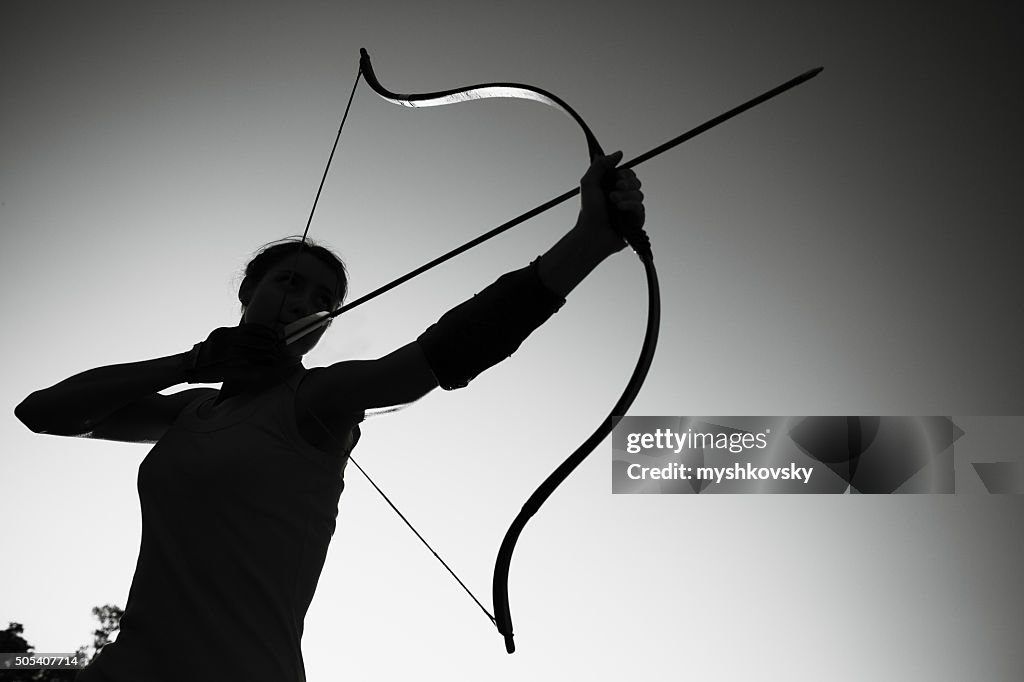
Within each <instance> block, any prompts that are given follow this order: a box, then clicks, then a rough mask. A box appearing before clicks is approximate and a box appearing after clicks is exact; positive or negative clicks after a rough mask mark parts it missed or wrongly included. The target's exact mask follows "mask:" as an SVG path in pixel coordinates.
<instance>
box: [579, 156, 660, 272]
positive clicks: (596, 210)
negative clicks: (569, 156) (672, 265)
mask: <svg viewBox="0 0 1024 682" xmlns="http://www.w3.org/2000/svg"><path fill="white" fill-rule="evenodd" d="M621 159H622V152H615V153H614V154H609V155H608V156H602V157H599V158H597V159H595V160H594V162H593V163H591V164H590V168H588V169H587V172H586V174H584V176H583V178H582V179H581V180H580V197H581V200H580V218H579V223H578V226H579V227H580V228H582V229H584V230H586V231H588V232H589V233H590V236H589V237H590V239H593V240H595V241H596V242H597V243H598V244H601V245H603V246H604V247H605V248H606V249H607V251H608V253H609V254H611V253H616V252H617V251H621V250H622V249H624V248H625V247H626V242H625V239H624V235H628V234H630V233H633V232H637V231H640V230H641V229H643V226H644V217H645V215H644V203H643V202H644V194H643V192H641V191H640V179H639V178H638V177H637V176H636V173H634V172H633V171H632V169H624V168H616V167H615V165H616V164H617V163H618V162H619V161H620V160H621Z"/></svg>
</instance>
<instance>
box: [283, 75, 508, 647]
mask: <svg viewBox="0 0 1024 682" xmlns="http://www.w3.org/2000/svg"><path fill="white" fill-rule="evenodd" d="M362 75H363V69H362V66H360V68H359V70H358V71H357V72H356V78H355V81H354V82H353V83H352V90H351V91H350V92H349V95H348V102H347V103H346V104H345V113H344V114H343V115H342V117H341V125H339V126H338V134H337V135H336V136H335V138H334V146H332V147H331V153H330V155H329V156H328V157H327V165H326V166H325V167H324V174H323V176H322V177H321V178H320V186H319V187H318V188H317V190H316V196H315V197H314V198H313V207H312V208H311V209H310V211H309V218H307V220H306V228H305V229H304V230H303V232H302V239H301V240H300V241H299V246H298V248H297V249H296V250H295V253H294V254H293V255H292V258H291V264H290V268H289V272H288V282H287V286H290V285H291V283H292V280H293V278H294V276H295V264H296V263H297V262H298V258H299V255H300V254H301V253H302V250H303V248H304V247H305V245H306V239H307V237H308V236H309V228H310V225H312V224H313V214H314V213H315V212H316V207H317V204H318V203H319V201H320V195H321V193H322V192H323V189H324V184H325V183H326V182H327V173H328V172H329V171H330V169H331V161H333V160H334V153H335V152H336V151H337V149H338V143H339V142H340V140H341V132H342V130H344V128H345V121H347V120H348V113H349V110H350V109H351V108H352V100H353V99H354V97H355V94H356V88H357V87H358V86H359V81H360V79H361V77H362ZM285 298H286V296H284V295H282V296H281V303H280V305H279V306H278V309H277V318H278V319H280V317H281V311H282V310H283V309H284V302H285ZM285 385H286V386H288V388H289V389H290V390H291V392H292V399H293V400H294V399H295V397H296V390H295V388H293V387H292V386H291V384H290V383H288V382H287V381H286V382H285ZM402 407H403V406H395V407H388V408H382V409H381V410H378V411H376V412H375V413H374V414H377V415H380V414H386V413H390V412H396V411H398V410H400V409H401V408H402ZM306 413H307V414H309V416H311V417H312V418H313V419H314V420H316V422H317V423H318V424H319V425H320V428H322V429H323V430H324V432H325V433H326V434H327V435H328V436H330V438H331V440H333V441H334V443H335V444H336V445H337V447H339V448H341V450H344V449H345V444H344V443H343V442H342V441H341V440H340V439H339V438H338V437H337V436H336V435H335V434H334V432H333V431H331V429H329V428H328V427H327V425H326V424H324V422H323V421H322V420H321V419H320V417H318V416H317V415H316V414H315V413H314V412H313V411H312V410H308V409H307V410H306ZM347 459H348V461H350V462H352V464H354V465H355V466H356V469H358V470H359V473H361V474H362V475H363V477H364V478H365V479H366V480H367V481H369V483H370V485H371V486H373V489H374V490H376V491H377V492H378V493H379V494H380V496H381V497H382V498H384V501H385V502H387V503H388V506H390V507H391V508H392V509H393V510H394V511H395V513H396V514H398V517H399V518H400V519H402V521H403V522H404V523H405V525H406V526H408V528H409V530H411V531H412V532H413V534H414V535H415V536H416V537H417V538H419V541H420V542H422V543H423V545H424V546H425V547H426V548H427V549H428V550H430V553H431V554H433V555H434V557H435V558H436V559H437V560H438V561H439V562H441V565H442V566H444V567H445V569H446V570H447V571H448V573H449V574H451V576H452V577H453V578H455V582H457V583H458V584H459V586H460V587H462V589H463V590H464V591H465V592H466V594H468V595H469V597H470V599H472V600H473V602H474V603H475V604H476V605H477V606H478V607H480V610H481V611H483V612H484V615H485V616H487V618H488V619H489V620H490V621H491V623H492V624H493V625H495V627H497V619H496V618H495V617H494V615H493V614H491V612H490V611H488V610H487V608H486V607H485V606H484V605H483V604H482V603H481V602H480V600H479V599H477V597H476V595H475V594H473V592H472V590H470V589H469V587H467V586H466V583H464V582H463V581H462V579H461V578H459V576H458V574H456V573H455V571H454V570H452V567H451V566H449V565H448V563H447V562H446V561H445V560H444V559H442V558H441V555H440V554H438V553H437V550H435V549H434V548H433V547H432V546H431V544H430V543H429V542H427V540H426V538H424V537H423V535H422V534H421V533H420V532H419V531H418V530H416V527H415V526H413V525H412V523H411V522H410V521H409V519H408V518H406V516H405V514H403V513H402V512H401V510H400V509H399V508H398V507H397V506H396V505H395V503H394V502H392V501H391V498H390V497H388V495H387V493H385V492H384V491H383V490H381V488H380V486H378V485H377V483H376V482H375V481H374V480H373V478H371V477H370V475H369V474H368V473H366V470H365V469H363V467H362V466H361V465H360V464H359V462H357V461H356V460H355V458H353V457H352V455H351V453H349V454H348V455H347ZM343 470H344V467H343Z"/></svg>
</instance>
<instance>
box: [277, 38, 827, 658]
mask: <svg viewBox="0 0 1024 682" xmlns="http://www.w3.org/2000/svg"><path fill="white" fill-rule="evenodd" d="M821 70H822V69H821V68H820V67H819V68H817V69H812V70H810V71H807V72H805V73H803V74H801V75H799V76H797V77H795V78H793V79H791V80H789V81H787V82H786V83H783V84H782V85H780V86H778V87H776V88H773V89H772V90H769V91H767V92H765V93H763V94H761V95H759V96H758V97H755V98H753V99H751V100H748V101H747V102H745V103H743V104H741V105H739V106H737V107H734V108H733V109H730V110H729V111H727V112H725V113H723V114H720V115H719V116H716V117H715V118H713V119H710V120H708V121H706V122H705V123H703V124H701V125H700V126H697V127H696V128H693V129H691V130H689V131H687V132H686V133H683V134H682V135H679V136H677V137H675V138H673V139H671V140H669V141H668V142H665V143H663V144H661V145H659V146H657V147H655V148H653V149H651V150H649V151H647V152H645V153H644V154H641V155H640V156H637V157H636V158H634V159H632V160H630V161H628V162H626V163H624V164H622V165H621V166H620V168H632V167H633V166H636V165H638V164H640V163H642V162H644V161H646V160H648V159H650V158H652V157H654V156H657V155H658V154H661V153H662V152H664V151H667V150H668V149H671V148H673V147H675V146H677V145H679V144H681V143H683V142H685V141H686V140H689V139H691V138H692V137H695V136H696V135H699V134H700V133H702V132H705V131H706V130H708V129H710V128H712V127H714V126H716V125H718V124H720V123H722V122H723V121H725V120H727V119H729V118H732V117H733V116H736V115H738V114H740V113H742V112H744V111H746V110H747V109H750V108H752V107H754V106H756V105H758V104H760V103H762V102H764V101H766V100H768V99H771V98H772V97H775V96H776V95H778V94H781V93H782V92H784V91H786V90H789V89H790V88H792V87H795V86H796V85H799V84H801V83H803V82H805V81H807V80H809V79H810V78H812V77H814V76H816V75H817V74H818V73H820V72H821ZM359 76H362V77H363V78H364V79H365V80H366V83H367V84H368V85H369V86H370V87H371V88H372V89H373V90H374V92H376V93H377V94H378V95H379V96H381V97H382V98H383V99H385V100H387V101H389V102H392V103H395V104H399V105H402V106H407V107H412V108H418V107H426V106H441V105H446V104H454V103H458V102H464V101H470V100H474V99H485V98H493V97H511V98H519V99H530V100H534V101H539V102H542V103H544V104H547V105H549V106H552V107H554V108H556V109H558V110H559V111H561V112H562V113H564V114H566V115H567V116H569V117H570V118H572V119H573V120H574V121H575V122H576V123H577V124H578V125H579V126H580V128H581V129H582V131H583V134H584V137H585V138H586V142H587V148H588V152H589V155H590V158H591V161H593V160H594V159H595V158H596V157H598V156H603V152H602V150H601V146H600V144H599V143H598V142H597V138H596V137H595V136H594V134H593V132H592V131H591V130H590V127H589V126H587V124H586V122H584V120H583V119H582V118H581V117H580V116H579V114H577V113H576V111H575V110H573V109H572V107H570V106H569V105H568V104H566V103H565V102H564V101H563V100H562V99H561V98H559V97H557V96H556V95H554V94H552V93H550V92H548V91H546V90H543V89H541V88H538V87H535V86H531V85H526V84H522V83H484V84H480V85H475V86H467V87H462V88H457V89H453V90H444V91H437V92H427V93H419V94H398V93H394V92H391V91H390V90H387V89H386V88H384V87H383V86H382V85H381V84H380V81H379V80H378V79H377V77H376V74H375V73H374V71H373V67H372V65H371V63H370V56H369V54H368V53H367V52H366V50H365V49H361V50H360V62H359V75H357V77H356V83H355V84H353V88H352V92H353V94H354V92H355V87H356V85H357V84H358V81H359ZM351 102H352V95H350V96H349V106H351ZM347 115H348V106H347V107H346V109H345V117H343V119H342V126H344V122H345V118H347ZM340 136H341V128H339V130H338V138H340ZM337 145H338V139H335V143H334V148H333V149H332V150H331V157H330V158H329V159H328V162H327V167H328V169H329V168H330V159H332V158H333V156H334V151H335V149H337ZM326 176H327V169H325V171H324V179H326ZM323 184H324V180H323V179H322V180H321V183H320V189H319V190H318V191H317V195H316V200H318V199H319V197H320V190H322V189H323ZM579 191H580V190H579V187H576V188H574V189H573V190H569V191H567V192H564V193H563V194H561V195H559V196H557V197H555V198H553V199H551V200H549V201H547V202H545V203H544V204H541V205H540V206H537V207H536V208H534V209H531V210H530V211H527V212H526V213H523V214H521V215H520V216H518V217H516V218H513V219H512V220H510V221H507V222H506V223H503V224H502V225H500V226H498V227H497V228H494V229H493V230H491V231H489V232H487V233H485V234H483V235H481V236H480V237H477V238H475V239H473V240H470V241H469V242H467V243H465V244H463V245H462V246H459V247H457V248H456V249H453V250H452V251H449V252H448V253H446V254H444V255H442V256H440V257H438V258H435V259H434V260H433V261H431V262H429V263H426V264H425V265H423V266H420V267H419V268H417V269H415V270H413V271H411V272H409V273H407V274H406V275H403V276H401V277H399V278H397V279H395V280H393V281H392V282H390V283H388V284H386V285H384V286H382V287H380V288H378V289H376V290H374V291H372V292H370V293H369V294H367V295H365V296H362V297H361V298H359V299H356V300H355V301H352V302H351V303H348V304H346V305H344V306H342V307H340V308H338V309H337V310H335V311H333V312H331V313H318V314H314V315H311V316H309V317H308V318H304V319H303V320H299V321H297V322H296V323H293V325H291V326H290V328H289V329H288V330H287V332H286V333H287V334H288V339H289V342H290V341H293V340H295V339H296V338H299V337H301V336H302V335H304V334H306V333H309V332H310V331H313V330H314V329H317V328H319V327H321V326H323V325H325V324H327V322H329V321H330V320H331V319H333V318H334V317H336V316H338V315H340V314H341V313H343V312H346V311H347V310H351V309H352V308H354V307H356V306H358V305H361V304H362V303H365V302H366V301H369V300H370V299H372V298H375V297H376V296H379V295H380V294H383V293H384V292H386V291H389V290H390V289H393V288H395V287H397V286H399V285H400V284H402V283H404V282H406V281H408V280H410V279H412V278H413V277H416V276H418V275H419V274H422V273H423V272H426V271H427V270H429V269H431V268H433V267H435V266H437V265H440V264H441V263H443V262H445V261H447V260H449V259H450V258H454V257H455V256H457V255H459V254H460V253H463V252H464V251H467V250H469V249H471V248H473V247H474V246H477V245H478V244H481V243H483V242H484V241H486V240H488V239H490V238H492V237H494V236H497V235H498V234H500V233H502V232H504V231H506V230H508V229H510V228H512V227H514V226H515V225H518V224H520V223H522V222H524V221H525V220H528V219H529V218H532V217H534V216H536V215H538V214H539V213H542V212H544V211H546V210H548V209H549V208H551V207H553V206H556V205H558V204H560V203H562V202H563V201H565V200H567V199H569V198H571V197H573V196H575V195H576V194H578V193H579ZM316 200H314V203H313V210H314V211H315V209H316ZM312 216H313V213H312V211H311V212H310V219H309V222H311V221H312ZM309 222H307V225H306V232H304V233H303V243H305V238H306V235H307V234H308V231H309ZM622 236H623V238H624V239H625V240H626V242H627V243H628V244H629V245H630V246H631V247H632V248H633V250H634V252H635V253H636V254H637V255H638V257H639V258H640V261H641V263H642V264H643V266H644V271H645V274H646V278H647V290H648V313H647V325H646V330H645V335H644V341H643V346H642V348H641V351H640V354H639V357H638V359H637V362H636V365H635V367H634V369H633V373H632V375H631V376H630V378H629V381H628V382H627V384H626V387H625V389H623V392H622V394H621V395H620V397H619V399H618V400H617V401H616V403H615V405H614V406H613V407H612V409H611V411H610V413H609V415H608V417H606V418H605V419H604V420H602V421H601V423H600V424H599V425H598V427H597V428H596V429H595V430H594V432H593V433H592V434H591V435H590V436H589V437H588V438H587V439H586V440H585V441H584V442H583V443H582V444H581V445H580V446H579V447H578V448H577V449H576V450H575V451H574V452H573V453H572V454H571V455H569V456H568V457H567V458H566V459H565V460H564V461H563V462H562V463H561V464H560V465H559V466H558V467H557V468H556V469H555V470H554V471H553V472H552V473H551V474H550V475H549V476H548V477H547V478H546V479H545V480H544V482H543V483H541V485H540V486H539V487H538V488H537V489H536V490H535V491H534V492H533V494H532V495H530V497H529V498H528V499H527V501H526V503H525V504H524V505H523V507H522V509H521V510H520V512H519V514H518V515H517V516H516V517H515V519H514V520H513V521H512V524H511V525H510V526H509V528H508V530H507V531H506V533H505V536H504V538H503V539H502V542H501V545H500V547H499V550H498V555H497V558H496V560H495V565H494V575H493V580H492V597H493V603H494V611H495V613H494V615H493V616H492V615H491V614H490V613H489V612H488V611H487V609H486V608H484V606H483V605H482V604H480V602H479V600H478V599H477V598H476V597H475V596H474V595H473V594H472V592H470V591H469V589H468V588H466V586H465V584H464V583H463V582H462V580H460V579H459V578H458V576H457V575H455V573H454V571H452V569H451V568H450V567H449V566H448V565H447V564H446V563H445V562H444V560H443V559H441V557H440V556H439V555H438V554H437V552H436V551H434V550H433V548H431V547H430V545H429V544H428V543H427V542H426V540H424V539H423V537H422V536H421V535H420V534H419V532H418V531H416V529H415V528H413V527H412V525H411V524H410V523H409V522H408V520H406V519H405V517H404V515H402V514H401V512H399V511H398V509H397V508H396V507H395V506H394V504H393V503H391V501H390V500H389V499H387V496H386V495H384V493H383V491H381V490H380V488H379V487H378V486H377V485H376V484H375V483H373V481H372V479H369V476H367V479H368V480H370V483H371V484H372V485H373V486H374V488H376V489H377V490H378V492H380V493H381V494H382V495H384V498H385V500H387V502H388V504H390V505H391V506H392V508H393V509H395V511H396V512H398V514H399V516H401V518H402V520H403V521H405V523H406V524H407V525H408V526H409V527H410V528H411V529H412V530H413V532H414V533H415V534H416V535H417V537H419V538H420V540H421V541H422V542H423V543H424V544H426V545H427V547H428V548H430V550H431V551H432V552H433V553H434V555H435V556H437V558H438V560H439V561H441V563H442V564H443V565H444V566H445V568H446V569H448V571H449V573H451V574H452V576H453V577H455V579H456V580H457V581H458V582H459V584H460V585H462V587H463V589H465V590H466V592H467V593H469V595H470V597H471V598H472V599H473V600H474V601H475V602H476V603H477V605H478V606H480V608H481V609H482V610H483V611H484V613H485V614H487V616H488V617H489V618H490V619H491V621H492V622H493V623H494V624H495V626H496V627H497V629H498V631H499V633H500V634H501V635H502V636H503V637H504V640H505V648H506V650H507V651H508V653H513V652H514V651H515V642H514V639H513V629H512V617H511V613H510V609H509V598H508V575H509V569H510V566H511V561H512V554H513V551H514V549H515V546H516V543H517V541H518V540H519V537H520V535H521V534H522V532H523V530H524V528H525V527H526V524H527V522H528V521H529V520H530V518H532V517H533V515H534V514H536V513H537V511H538V510H539V509H540V507H541V506H542V505H543V504H544V502H545V501H546V500H547V499H548V498H549V497H550V496H551V494H552V493H553V492H554V491H555V489H556V488H557V487H558V486H559V485H561V483H562V482H563V481H565V479H566V478H568V476H569V475H570V474H571V473H572V472H573V471H574V470H575V469H576V467H578V466H579V465H580V463H582V462H583V460H584V459H586V457H587V456H588V455H589V454H590V453H591V452H593V450H594V449H595V448H596V447H597V445H599V444H600V443H601V441H603V440H604V439H605V438H606V437H607V436H608V434H609V433H611V431H612V428H613V426H614V418H615V417H617V416H622V415H625V414H626V413H627V412H628V410H629V407H630V405H632V403H633V400H634V399H635V398H636V396H637V394H638V393H639V391H640V387H641V385H642V384H643V382H644V379H645V378H646V376H647V372H648V370H649V369H650V366H651V361H652V360H653V357H654V350H655V346H656V345H657V339H658V330H659V327H660V318H661V302H660V291H659V286H658V277H657V272H656V270H655V267H654V258H653V253H652V250H651V245H650V240H649V238H648V237H647V235H646V233H645V232H644V231H643V230H642V229H640V230H637V231H635V232H632V233H628V234H623V235H622ZM300 248H301V247H300ZM313 416H314V417H315V415H313ZM317 421H319V419H318V420H317ZM325 428H326V426H325ZM328 432H329V431H328ZM332 436H333V434H332ZM350 461H352V462H353V464H355V465H356V467H357V468H359V470H360V471H361V472H362V473H363V474H364V476H365V475H366V472H365V471H363V469H362V467H360V466H359V465H358V463H356V462H355V461H354V460H351V458H350Z"/></svg>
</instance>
